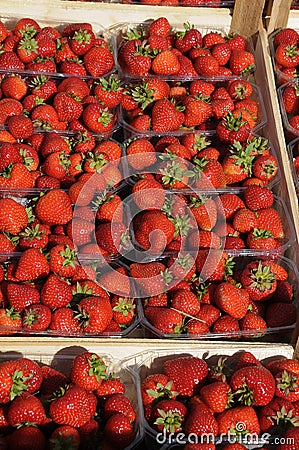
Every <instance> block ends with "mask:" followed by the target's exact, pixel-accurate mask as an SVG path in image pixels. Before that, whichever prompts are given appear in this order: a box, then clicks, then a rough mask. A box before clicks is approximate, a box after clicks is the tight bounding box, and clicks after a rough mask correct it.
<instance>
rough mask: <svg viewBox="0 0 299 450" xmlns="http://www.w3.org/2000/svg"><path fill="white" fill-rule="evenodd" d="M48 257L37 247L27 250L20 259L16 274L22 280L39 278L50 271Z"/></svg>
mask: <svg viewBox="0 0 299 450" xmlns="http://www.w3.org/2000/svg"><path fill="white" fill-rule="evenodd" d="M49 270H50V268H49V264H48V261H47V259H46V257H45V256H44V255H43V254H42V253H41V252H40V251H39V250H38V249H35V248H30V249H28V250H25V251H24V252H23V253H22V255H21V256H20V259H19V261H18V264H17V267H16V271H15V276H16V278H17V279H18V280H20V281H27V280H37V279H39V278H44V277H45V276H46V275H48V273H49Z"/></svg>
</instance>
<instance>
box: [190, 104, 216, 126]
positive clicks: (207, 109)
mask: <svg viewBox="0 0 299 450" xmlns="http://www.w3.org/2000/svg"><path fill="white" fill-rule="evenodd" d="M212 112H213V111H212V107H211V105H210V104H209V103H208V102H206V101H204V100H201V99H198V100H197V99H196V98H194V99H190V101H188V103H187V104H186V108H185V111H184V114H185V120H184V125H185V126H186V127H195V126H199V125H201V124H202V123H204V122H206V121H207V120H208V119H209V118H210V117H211V116H212Z"/></svg>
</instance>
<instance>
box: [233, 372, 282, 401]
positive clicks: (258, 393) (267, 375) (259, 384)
mask: <svg viewBox="0 0 299 450" xmlns="http://www.w3.org/2000/svg"><path fill="white" fill-rule="evenodd" d="M230 386H231V388H232V391H233V392H236V393H237V396H238V400H239V401H240V402H242V403H243V404H244V405H248V406H251V405H257V406H264V405H267V404H268V403H270V401H271V400H272V399H273V397H274V393H275V380H274V377H273V375H272V374H271V372H270V371H269V370H268V369H266V368H264V367H255V366H251V367H244V368H242V369H239V370H237V371H236V372H234V374H233V375H232V377H231V380H230Z"/></svg>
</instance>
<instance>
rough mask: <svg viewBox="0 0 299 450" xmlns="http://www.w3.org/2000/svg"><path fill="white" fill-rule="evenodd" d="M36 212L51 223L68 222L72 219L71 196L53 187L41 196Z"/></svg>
mask: <svg viewBox="0 0 299 450" xmlns="http://www.w3.org/2000/svg"><path fill="white" fill-rule="evenodd" d="M35 212H36V215H37V217H38V218H39V219H40V220H41V221H42V222H44V223H48V224H49V225H58V224H66V223H67V222H69V221H70V220H71V219H72V205H71V201H70V199H69V196H68V195H67V193H66V192H64V191H62V190H59V189H53V190H52V191H49V192H46V194H44V195H43V196H42V197H40V199H39V200H38V202H37V205H36V208H35Z"/></svg>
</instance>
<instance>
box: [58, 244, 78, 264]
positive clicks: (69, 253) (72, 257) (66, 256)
mask: <svg viewBox="0 0 299 450" xmlns="http://www.w3.org/2000/svg"><path fill="white" fill-rule="evenodd" d="M59 254H60V256H62V258H63V262H62V265H63V267H69V266H71V267H75V261H76V260H77V256H76V251H75V250H73V249H71V247H70V246H69V245H66V246H65V250H62V251H61V252H59Z"/></svg>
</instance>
